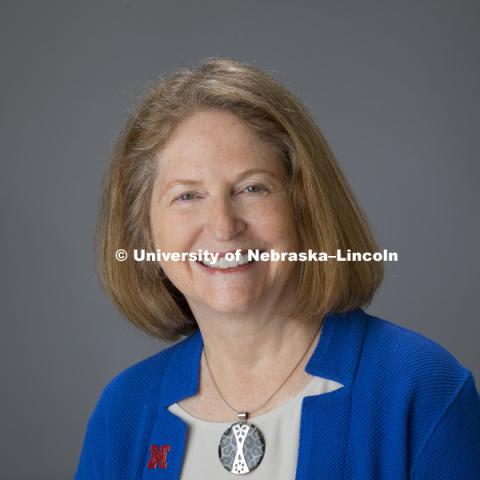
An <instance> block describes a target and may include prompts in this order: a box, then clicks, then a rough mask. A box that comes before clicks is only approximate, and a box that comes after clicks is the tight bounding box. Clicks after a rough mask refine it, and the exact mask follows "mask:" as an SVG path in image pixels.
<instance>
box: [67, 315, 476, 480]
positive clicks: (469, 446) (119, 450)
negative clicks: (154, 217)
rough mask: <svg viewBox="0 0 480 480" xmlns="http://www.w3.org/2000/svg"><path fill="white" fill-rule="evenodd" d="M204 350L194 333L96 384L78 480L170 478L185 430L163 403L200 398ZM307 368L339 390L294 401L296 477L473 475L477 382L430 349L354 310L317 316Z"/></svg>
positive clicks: (175, 473)
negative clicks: (297, 404)
mask: <svg viewBox="0 0 480 480" xmlns="http://www.w3.org/2000/svg"><path fill="white" fill-rule="evenodd" d="M202 348H203V343H202V337H201V335H200V332H199V331H197V332H196V333H194V334H193V335H191V336H189V337H187V338H186V339H185V340H182V341H181V342H179V343H177V344H175V345H173V346H172V347H170V348H168V349H166V350H163V351H162V352H160V353H158V354H156V355H154V356H152V357H150V358H147V359H146V360H143V361H141V362H139V363H137V364H136V365H133V366H132V367H130V368H128V369H127V370H125V371H124V372H122V373H120V374H119V375H118V376H116V377H115V378H114V379H113V380H112V381H111V382H110V383H109V384H108V385H107V386H106V387H105V389H104V390H103V392H102V394H101V397H100V399H99V401H98V403H97V406H96V408H95V410H94V411H93V413H92V415H91V417H90V420H89V422H88V427H87V431H86V435H85V440H84V444H83V449H82V452H81V456H80V462H79V465H78V469H77V472H76V476H75V478H76V479H77V480H93V479H98V480H99V479H102V480H103V479H112V480H120V479H122V480H123V479H125V480H127V479H128V480H139V479H143V480H150V479H152V480H153V479H156V480H176V479H178V478H179V477H180V474H181V468H182V462H183V457H184V452H185V442H186V438H187V431H188V427H187V425H186V424H185V423H184V422H183V421H182V420H181V419H180V418H178V417H177V416H175V415H173V414H172V413H170V412H169V410H168V409H167V407H168V406H169V405H171V404H172V403H174V402H178V401H180V400H182V399H184V398H187V397H190V396H192V395H195V393H196V392H197V391H198V387H199V372H200V355H201V352H202ZM305 370H306V372H308V373H309V374H311V375H317V376H320V377H324V378H328V379H331V380H334V381H336V382H339V383H341V384H342V385H344V386H343V387H341V388H339V389H338V390H335V391H333V392H330V393H326V394H322V395H317V396H309V397H306V398H304V400H303V403H302V414H301V422H300V444H299V449H298V452H292V455H296V457H297V473H296V477H295V478H296V479H297V480H307V479H308V480H309V479H321V480H333V479H336V480H339V479H355V480H360V479H373V480H381V479H385V480H387V479H388V480H395V479H407V478H408V479H415V480H416V479H418V480H420V479H422V480H425V479H428V480H433V479H452V480H454V479H455V480H479V479H480V397H479V395H478V392H477V389H476V386H475V381H474V378H473V376H472V374H471V372H470V371H469V370H467V369H466V368H464V367H463V366H462V365H461V364H460V363H459V362H458V361H457V360H455V358H454V357H453V356H452V355H451V354H450V353H448V352H447V351H446V350H445V349H444V348H442V347H441V346H440V345H438V344H437V343H435V342H433V341H432V340H429V339H427V338H425V337H423V336H422V335H420V334H418V333H415V332H412V331H410V330H407V329H405V328H402V327H400V326H397V325H395V324H393V323H390V322H388V321H385V320H381V319H379V318H376V317H373V316H370V315H368V314H366V313H365V312H364V311H363V310H361V309H357V310H355V311H353V312H351V313H349V314H345V315H330V316H327V317H326V318H325V320H324V327H323V331H322V335H321V337H320V340H319V342H318V345H317V347H316V349H315V351H314V353H313V354H312V356H311V358H310V359H309V361H308V363H307V365H306V368H305ZM212 448H217V446H216V445H214V446H212ZM232 478H233V477H232ZM195 480H196V479H195ZM200 480H208V479H200ZM272 480H282V479H272Z"/></svg>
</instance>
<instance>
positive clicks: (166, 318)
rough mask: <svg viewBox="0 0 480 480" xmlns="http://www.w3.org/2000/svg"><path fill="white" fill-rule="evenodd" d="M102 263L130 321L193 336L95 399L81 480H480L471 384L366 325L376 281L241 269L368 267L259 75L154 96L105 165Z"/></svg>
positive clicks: (287, 98)
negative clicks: (296, 257) (314, 257)
mask: <svg viewBox="0 0 480 480" xmlns="http://www.w3.org/2000/svg"><path fill="white" fill-rule="evenodd" d="M99 246H100V263H101V267H102V268H101V272H100V273H101V278H102V281H103V284H104V286H105V288H106V291H107V292H108V294H109V295H110V296H111V298H112V299H113V301H114V302H115V303H116V304H117V306H118V307H119V308H120V310H121V311H122V312H123V313H124V314H125V316H126V317H127V318H128V319H129V320H131V321H132V322H133V323H134V324H136V325H137V326H139V327H140V328H142V329H144V330H145V331H147V332H148V333H150V334H152V335H154V336H156V337H158V338H161V339H166V340H175V339H178V338H179V337H180V336H183V335H187V337H186V338H185V339H183V340H182V341H180V342H179V343H177V344H175V345H174V346H172V347H170V348H168V349H166V350H164V351H162V352H160V353H158V354H157V355H154V356H153V357H151V358H148V359H146V360H144V361H142V362H140V363H138V364H136V365H134V366H132V367H130V368H129V369H127V370H126V371H124V372H123V373H121V374H120V375H118V376H117V377H116V378H115V379H113V381H112V382H111V383H110V384H109V385H108V386H107V387H106V388H105V389H104V391H103V393H102V396H101V398H100V400H99V402H98V404H97V407H96V409H95V411H94V412H93V414H92V416H91V419H90V421H89V424H88V429H87V433H86V437H85V442H84V446H83V450H82V454H81V459H80V463H79V466H78V471H77V475H76V478H77V479H106V478H111V479H169V480H173V479H180V478H182V479H191V478H193V479H209V480H211V479H227V478H233V475H247V478H255V479H293V478H297V479H315V478H322V479H324V480H326V479H333V478H335V479H339V478H354V479H401V478H414V479H424V478H445V479H447V478H448V479H454V478H455V479H459V478H461V479H474V478H480V400H479V396H478V393H477V391H476V387H475V382H474V379H473V376H472V374H471V373H470V372H469V371H468V370H467V369H465V368H464V367H463V366H462V365H461V364H459V363H458V362H457V361H456V360H455V359H454V358H453V357H452V356H451V355H450V354H449V353H448V352H447V351H446V350H444V349H443V348H442V347H441V346H439V345H437V344H436V343H434V342H433V341H431V340H428V339H426V338H425V337H423V336H421V335H419V334H416V333H414V332H411V331H409V330H406V329H404V328H401V327H399V326H396V325H393V324H391V323H390V322H388V321H385V320H381V319H378V318H375V317H372V316H370V315H368V314H366V313H365V312H364V311H363V310H362V309H361V307H362V306H365V305H367V304H368V303H369V302H370V300H371V298H372V296H373V295H374V293H375V290H376V289H377V287H378V285H379V284H380V282H381V279H382V273H383V270H382V264H381V263H379V262H339V261H334V260H332V261H326V262H315V261H307V262H290V261H272V260H270V261H260V260H257V261H249V262H248V263H247V261H248V260H249V258H250V257H249V254H250V253H251V252H256V253H257V254H258V253H259V252H263V253H266V252H267V253H268V252H272V251H276V252H306V251H308V250H310V249H311V250H313V251H316V252H328V253H329V254H334V253H335V252H336V251H337V249H340V250H343V251H347V249H351V251H357V252H374V251H376V250H377V248H376V244H375V242H374V240H373V238H372V235H371V233H370V231H369V228H368V226H367V223H366V221H365V219H364V217H363V215H362V213H361V211H360V209H359V207H358V205H357V204H356V202H355V200H354V197H353V195H352V193H351V191H350V189H349V187H348V185H347V182H346V180H345V178H344V177H343V175H342V173H341V172H340V170H339V168H338V166H337V163H336V161H335V159H334V157H333V154H332V153H331V151H330V149H329V147H328V145H327V143H326V142H325V140H324V138H323V137H322V135H321V133H320V131H319V130H318V127H316V125H315V123H314V122H313V120H312V119H311V117H310V116H309V114H308V113H307V111H306V109H305V108H304V107H303V106H302V105H301V104H300V102H299V101H298V100H297V99H296V98H295V97H294V96H293V95H292V94H291V93H290V92H288V91H287V90H286V89H285V87H283V86H282V85H280V84H279V83H278V82H276V81H275V80H274V79H272V78H271V77H270V76H268V75H266V74H265V73H263V72H261V71H259V70H258V69H256V68H254V67H252V66H249V65H245V64H241V63H238V62H234V61H231V60H221V59H220V60H219V59H214V60H209V61H206V62H204V63H203V64H202V65H201V66H200V67H199V68H197V69H194V70H188V69H185V70H180V71H178V72H176V73H174V74H172V75H171V76H170V77H168V78H167V79H164V80H161V81H160V82H159V83H158V84H157V85H155V86H154V87H153V88H152V89H151V92H150V93H149V95H148V96H147V97H146V98H145V99H144V100H143V101H142V102H141V104H140V105H139V107H138V109H137V111H136V112H135V113H134V114H133V115H132V116H131V118H130V120H129V122H128V123H127V125H126V127H125V130H124V132H123V134H122V135H121V137H120V140H119V141H118V144H117V147H116V149H115V152H114V155H113V158H112V161H111V164H110V166H109V170H108V172H107V175H106V178H105V188H104V197H103V204H102V210H101V215H100V217H99ZM119 249H125V250H126V252H127V254H129V258H128V259H127V260H125V261H122V262H119V261H114V260H113V256H114V254H115V252H117V251H118V250H119ZM135 250H136V253H135V255H134V253H133V252H135ZM205 251H206V252H211V253H212V256H211V257H208V256H205V258H202V259H201V260H202V261H200V260H199V259H198V258H199V257H200V255H198V257H197V259H196V260H195V259H193V260H192V259H191V258H190V257H189V259H184V260H183V261H172V260H167V259H166V257H165V256H161V255H160V258H159V261H158V262H153V261H140V260H145V259H146V258H147V257H146V255H145V254H144V253H142V254H140V253H139V252H157V253H158V254H161V252H184V253H186V252H190V253H192V252H198V253H199V254H200V252H205ZM234 252H235V253H236V252H238V253H236V255H237V256H233V254H234ZM213 254H214V255H215V256H213ZM121 259H122V260H123V259H124V258H121Z"/></svg>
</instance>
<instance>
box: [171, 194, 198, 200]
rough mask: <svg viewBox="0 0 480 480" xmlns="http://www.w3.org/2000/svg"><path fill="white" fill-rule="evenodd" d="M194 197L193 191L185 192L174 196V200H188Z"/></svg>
mask: <svg viewBox="0 0 480 480" xmlns="http://www.w3.org/2000/svg"><path fill="white" fill-rule="evenodd" d="M194 197H195V194H194V193H193V192H186V193H182V194H181V195H179V196H178V197H176V198H175V199H174V201H177V200H180V201H181V202H188V201H189V200H193V198H194Z"/></svg>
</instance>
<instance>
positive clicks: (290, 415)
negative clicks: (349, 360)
mask: <svg viewBox="0 0 480 480" xmlns="http://www.w3.org/2000/svg"><path fill="white" fill-rule="evenodd" d="M341 387H343V385H342V384H340V383H338V382H334V381H333V380H328V379H326V378H321V377H314V376H312V379H311V380H310V382H309V383H308V385H307V386H306V387H305V388H304V389H303V390H302V391H301V392H299V393H298V394H297V395H295V396H294V397H292V398H290V399H289V400H287V401H286V402H285V403H284V404H283V405H280V406H279V407H277V408H275V409H273V410H270V411H269V412H267V413H265V414H263V415H259V416H257V417H252V418H251V420H250V421H251V423H253V424H255V425H256V426H257V427H258V428H259V429H260V430H261V432H262V433H263V437H264V439H265V455H264V457H263V460H262V462H261V463H260V465H259V466H258V467H257V468H256V469H255V470H253V471H251V472H249V473H247V474H246V476H245V479H248V480H251V479H255V480H272V479H275V480H292V479H294V478H295V470H296V467H297V454H298V442H299V437H300V415H301V408H302V400H303V398H304V397H306V396H309V395H320V394H324V393H328V392H332V391H334V390H337V389H339V388H341ZM168 409H169V410H170V412H172V413H173V414H175V415H177V416H178V417H180V418H181V419H182V420H184V421H185V422H186V423H187V424H188V426H189V432H188V436H187V445H186V450H185V456H184V463H183V468H182V474H181V479H182V480H191V479H197V478H198V479H208V480H234V479H235V478H241V477H242V476H243V475H234V474H232V473H230V472H229V471H228V470H226V469H225V468H224V467H223V465H222V464H221V463H220V460H219V458H218V444H219V442H220V438H221V436H222V435H223V433H224V432H225V430H227V429H228V428H229V427H230V426H231V424H232V423H235V421H232V422H231V423H221V422H210V421H206V420H201V419H199V418H196V417H194V416H192V415H190V414H189V413H187V412H186V411H185V410H183V409H182V408H181V407H180V406H179V405H178V404H177V403H174V404H172V405H170V406H169V407H168Z"/></svg>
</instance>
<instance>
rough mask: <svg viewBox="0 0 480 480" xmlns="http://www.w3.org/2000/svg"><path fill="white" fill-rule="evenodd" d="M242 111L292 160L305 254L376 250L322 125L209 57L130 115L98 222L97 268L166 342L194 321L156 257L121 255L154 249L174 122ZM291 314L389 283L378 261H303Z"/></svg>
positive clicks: (334, 304)
mask: <svg viewBox="0 0 480 480" xmlns="http://www.w3.org/2000/svg"><path fill="white" fill-rule="evenodd" d="M208 109H219V110H222V111H228V112H231V113H233V114H235V115H237V116H238V117H239V118H240V119H242V120H243V121H244V122H245V123H246V124H248V125H249V126H250V128H252V129H253V131H255V132H256V133H257V135H258V136H259V137H260V138H261V139H262V140H264V141H265V142H268V143H269V144H271V145H273V146H275V147H276V148H277V149H278V152H279V153H280V154H281V157H280V158H282V159H283V161H284V163H285V167H286V169H287V172H288V175H289V179H290V188H289V199H290V202H291V205H292V209H293V212H294V215H295V218H296V222H297V226H298V233H299V238H300V241H301V247H302V249H301V251H307V250H308V249H312V250H313V251H316V252H327V253H329V254H334V253H335V252H336V250H337V249H341V250H342V251H344V252H345V251H346V250H347V249H351V250H352V251H356V252H374V251H377V250H378V248H377V245H376V243H375V240H374V239H373V236H372V234H371V232H370V229H369V227H368V224H367V221H366V218H365V217H364V215H363V214H362V212H361V209H360V207H359V205H358V203H357V202H356V200H355V198H354V195H353V193H352V191H351V189H350V187H349V185H348V183H347V181H346V179H345V177H344V175H343V174H342V172H341V171H340V168H339V166H338V164H337V162H336V160H335V157H334V155H333V153H332V151H331V150H330V148H329V146H328V144H327V142H326V140H325V139H324V137H323V135H322V133H321V132H320V130H319V128H318V127H317V126H316V124H315V122H314V120H313V119H312V117H311V116H310V114H309V112H308V111H307V109H306V108H305V107H304V106H303V105H302V104H301V102H300V101H299V100H298V99H297V98H296V97H295V96H294V95H293V94H292V93H291V92H289V91H288V90H287V89H286V88H285V87H284V86H283V85H281V84H280V83H279V82H278V81H276V80H275V79H273V78H272V77H271V76H269V75H268V74H266V73H264V72H263V71H261V70H259V69H258V68H256V67H254V66H252V65H248V64H245V63H240V62H237V61H233V60H230V59H225V58H209V59H206V60H205V61H204V62H202V63H201V64H200V65H199V66H198V67H197V68H194V69H188V68H182V69H179V70H177V71H175V72H173V73H171V74H170V75H169V76H168V77H166V78H160V80H159V81H158V82H157V83H156V84H154V85H153V86H151V87H150V88H149V91H148V93H147V94H146V96H145V97H144V98H143V100H141V101H140V103H139V105H138V106H137V108H136V109H135V111H134V112H133V113H132V114H131V115H130V117H129V119H128V121H127V122H126V125H125V127H124V129H123V131H122V132H121V134H120V136H119V138H118V141H117V143H116V146H115V148H114V151H113V154H112V157H111V159H110V163H109V166H108V168H107V170H106V172H105V176H104V180H103V194H102V198H101V202H100V203H101V205H100V210H99V215H98V222H97V239H96V240H97V256H98V258H97V269H98V271H97V273H98V274H99V278H100V281H101V283H102V285H103V288H104V289H105V291H106V293H107V294H108V295H109V296H110V297H111V299H112V300H113V302H114V304H115V305H116V306H117V307H118V308H119V309H120V311H121V312H122V313H123V314H124V315H125V316H126V317H127V319H129V320H130V321H131V322H132V323H133V324H134V325H136V326H137V327H140V328H141V329H143V330H145V331H146V332H147V333H148V334H150V335H153V336H156V337H158V338H160V339H163V340H176V339H178V338H179V337H180V336H181V335H187V334H190V333H192V332H193V331H194V330H195V329H197V328H198V325H197V322H196V320H195V318H194V316H193V314H192V312H191V310H190V308H189V306H188V303H187V301H186V299H185V297H184V296H183V294H182V293H181V292H180V291H179V290H178V289H177V288H176V287H175V286H174V285H173V284H172V283H171V282H170V280H169V279H168V278H167V277H166V276H165V274H164V273H163V270H162V269H161V267H160V264H159V263H158V262H137V261H135V260H134V259H132V258H130V257H129V258H128V259H127V260H126V261H123V262H119V261H116V260H115V252H116V251H117V250H118V249H125V250H126V251H127V252H133V250H134V249H143V248H144V249H145V250H147V251H155V248H154V246H153V241H152V236H151V229H150V220H149V211H150V201H151V192H152V185H153V181H154V179H155V176H156V155H157V154H158V153H159V152H160V151H161V149H162V148H163V147H164V146H165V145H166V143H167V141H168V139H169V137H170V135H171V134H172V132H173V130H174V129H175V127H176V126H177V125H178V124H179V123H180V122H181V121H182V120H184V119H185V118H187V117H188V116H190V115H192V114H193V113H195V112H198V111H205V110H208ZM300 264H301V266H300V272H299V276H298V279H299V280H298V284H297V290H296V297H295V298H292V302H291V305H292V309H291V312H290V313H289V315H291V316H292V318H304V316H305V315H307V316H318V317H320V318H323V316H324V315H326V314H328V313H344V312H347V311H350V310H353V309H355V308H357V307H361V306H364V305H367V304H369V303H370V301H371V299H372V297H373V295H374V293H375V291H376V289H377V288H378V286H379V285H380V283H381V281H382V279H383V264H382V263H380V262H373V261H372V262H338V261H333V262H332V261H328V262H308V261H307V262H300Z"/></svg>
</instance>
